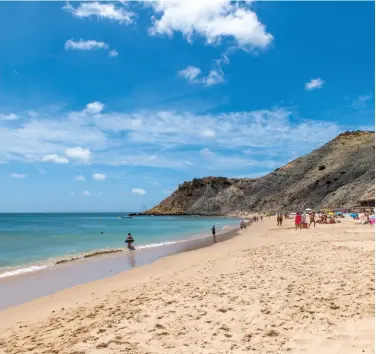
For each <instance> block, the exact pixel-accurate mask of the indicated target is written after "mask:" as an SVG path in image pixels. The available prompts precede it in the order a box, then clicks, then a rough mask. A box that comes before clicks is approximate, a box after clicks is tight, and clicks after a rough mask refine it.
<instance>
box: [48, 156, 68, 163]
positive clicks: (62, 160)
mask: <svg viewBox="0 0 376 354" xmlns="http://www.w3.org/2000/svg"><path fill="white" fill-rule="evenodd" d="M42 161H45V162H53V163H69V160H68V159H67V158H66V157H63V156H58V155H56V154H49V155H45V156H43V158H42Z"/></svg>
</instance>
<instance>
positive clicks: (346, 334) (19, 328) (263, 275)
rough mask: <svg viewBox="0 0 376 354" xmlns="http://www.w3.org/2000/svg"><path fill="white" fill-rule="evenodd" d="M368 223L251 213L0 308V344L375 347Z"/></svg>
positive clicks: (205, 349)
mask: <svg viewBox="0 0 376 354" xmlns="http://www.w3.org/2000/svg"><path fill="white" fill-rule="evenodd" d="M373 250H374V227H370V226H369V225H356V224H355V223H354V222H352V221H351V220H349V221H345V222H343V223H341V224H333V225H318V226H317V227H316V228H311V229H306V230H295V229H294V228H293V225H292V222H286V223H285V224H284V225H283V227H280V228H277V227H276V225H275V220H270V221H264V222H259V223H254V224H253V225H252V226H250V227H248V228H247V229H246V230H242V231H240V230H239V231H238V235H237V237H233V238H232V239H230V240H228V241H224V242H218V243H216V244H214V245H213V246H211V247H204V248H200V249H196V250H193V251H189V250H187V252H182V253H179V254H172V255H169V256H166V257H164V258H160V259H158V260H157V261H155V262H154V263H152V264H148V265H145V266H141V267H137V268H135V269H132V270H130V271H128V272H122V273H121V274H118V275H115V276H113V277H109V278H105V279H102V280H97V281H94V282H90V283H87V284H82V285H79V286H76V287H72V288H69V289H65V290H63V291H60V292H57V293H55V294H52V295H49V296H45V297H42V298H38V299H36V300H33V301H30V302H27V303H25V304H23V305H20V306H17V307H12V308H9V309H7V310H5V311H2V312H0V329H1V332H0V352H6V353H7V354H16V353H20V352H25V351H28V352H30V353H32V354H36V353H44V352H46V353H47V352H48V353H53V352H57V353H60V352H61V353H63V352H64V353H82V354H83V353H94V352H95V353H96V352H99V351H100V352H101V353H120V352H122V351H124V352H132V353H135V354H146V353H153V354H157V353H158V354H159V353H163V354H180V353H181V354H183V353H184V354H186V353H192V352H194V353H203V354H204V353H205V354H209V353H218V354H225V353H229V352H234V353H241V352H257V353H261V354H266V353H281V354H282V353H283V354H284V353H286V354H287V353H301V352H304V353H320V352H325V353H326V354H335V353H339V352H340V353H343V354H355V353H365V354H370V353H373V352H374V296H373V295H374V285H375V284H374V280H375V279H374V252H373Z"/></svg>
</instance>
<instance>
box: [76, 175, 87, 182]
mask: <svg viewBox="0 0 376 354" xmlns="http://www.w3.org/2000/svg"><path fill="white" fill-rule="evenodd" d="M74 180H75V181H85V176H83V175H77V176H76V177H74Z"/></svg>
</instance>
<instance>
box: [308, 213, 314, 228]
mask: <svg viewBox="0 0 376 354" xmlns="http://www.w3.org/2000/svg"><path fill="white" fill-rule="evenodd" d="M311 224H313V227H316V220H315V212H314V211H312V212H310V213H309V227H311Z"/></svg>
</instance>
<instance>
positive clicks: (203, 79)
mask: <svg viewBox="0 0 376 354" xmlns="http://www.w3.org/2000/svg"><path fill="white" fill-rule="evenodd" d="M178 76H179V77H182V78H184V79H186V80H187V81H188V82H189V83H190V84H203V85H204V86H212V85H216V84H220V83H222V82H224V81H225V79H224V77H223V71H222V70H214V69H213V70H210V72H209V75H208V76H202V75H201V69H200V68H197V67H195V66H187V67H186V68H185V69H183V70H181V71H179V72H178Z"/></svg>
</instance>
